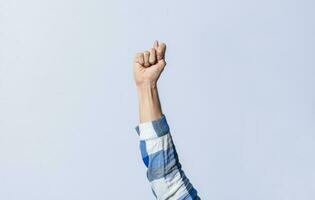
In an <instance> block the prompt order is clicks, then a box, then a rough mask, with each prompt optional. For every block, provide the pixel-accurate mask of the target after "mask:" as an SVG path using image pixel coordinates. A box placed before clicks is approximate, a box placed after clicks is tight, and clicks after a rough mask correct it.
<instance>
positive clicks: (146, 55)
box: [143, 51, 150, 67]
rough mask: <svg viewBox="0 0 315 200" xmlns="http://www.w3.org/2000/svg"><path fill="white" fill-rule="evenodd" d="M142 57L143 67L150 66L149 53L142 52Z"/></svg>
mask: <svg viewBox="0 0 315 200" xmlns="http://www.w3.org/2000/svg"><path fill="white" fill-rule="evenodd" d="M143 57H144V66H145V67H149V66H150V63H149V58H150V52H149V51H145V52H143Z"/></svg>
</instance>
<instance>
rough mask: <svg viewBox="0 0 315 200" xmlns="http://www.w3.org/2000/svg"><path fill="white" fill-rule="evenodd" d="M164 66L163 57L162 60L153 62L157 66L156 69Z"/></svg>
mask: <svg viewBox="0 0 315 200" xmlns="http://www.w3.org/2000/svg"><path fill="white" fill-rule="evenodd" d="M165 66H166V62H165V60H164V59H162V60H159V61H158V62H157V63H156V64H155V67H156V68H158V69H160V70H161V69H164V67H165Z"/></svg>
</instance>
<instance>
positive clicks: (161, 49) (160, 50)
mask: <svg viewBox="0 0 315 200" xmlns="http://www.w3.org/2000/svg"><path fill="white" fill-rule="evenodd" d="M165 51H166V44H164V43H163V42H159V43H158V46H157V50H156V55H157V59H158V60H162V59H164V58H165Z"/></svg>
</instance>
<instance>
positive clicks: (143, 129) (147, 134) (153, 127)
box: [135, 114, 170, 140]
mask: <svg viewBox="0 0 315 200" xmlns="http://www.w3.org/2000/svg"><path fill="white" fill-rule="evenodd" d="M135 129H136V132H137V134H138V135H139V137H140V140H147V139H153V138H157V137H161V136H163V135H166V134H168V133H169V131H170V129H169V126H168V123H167V121H166V117H165V115H164V114H163V115H162V116H161V117H160V118H159V119H157V120H154V121H149V122H144V123H140V124H139V125H137V126H136V127H135Z"/></svg>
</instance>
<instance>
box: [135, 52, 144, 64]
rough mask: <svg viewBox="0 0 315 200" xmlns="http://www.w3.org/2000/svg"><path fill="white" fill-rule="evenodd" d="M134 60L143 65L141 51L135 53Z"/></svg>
mask: <svg viewBox="0 0 315 200" xmlns="http://www.w3.org/2000/svg"><path fill="white" fill-rule="evenodd" d="M134 62H135V63H139V64H140V65H144V57H143V53H137V54H136V56H135V59H134Z"/></svg>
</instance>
